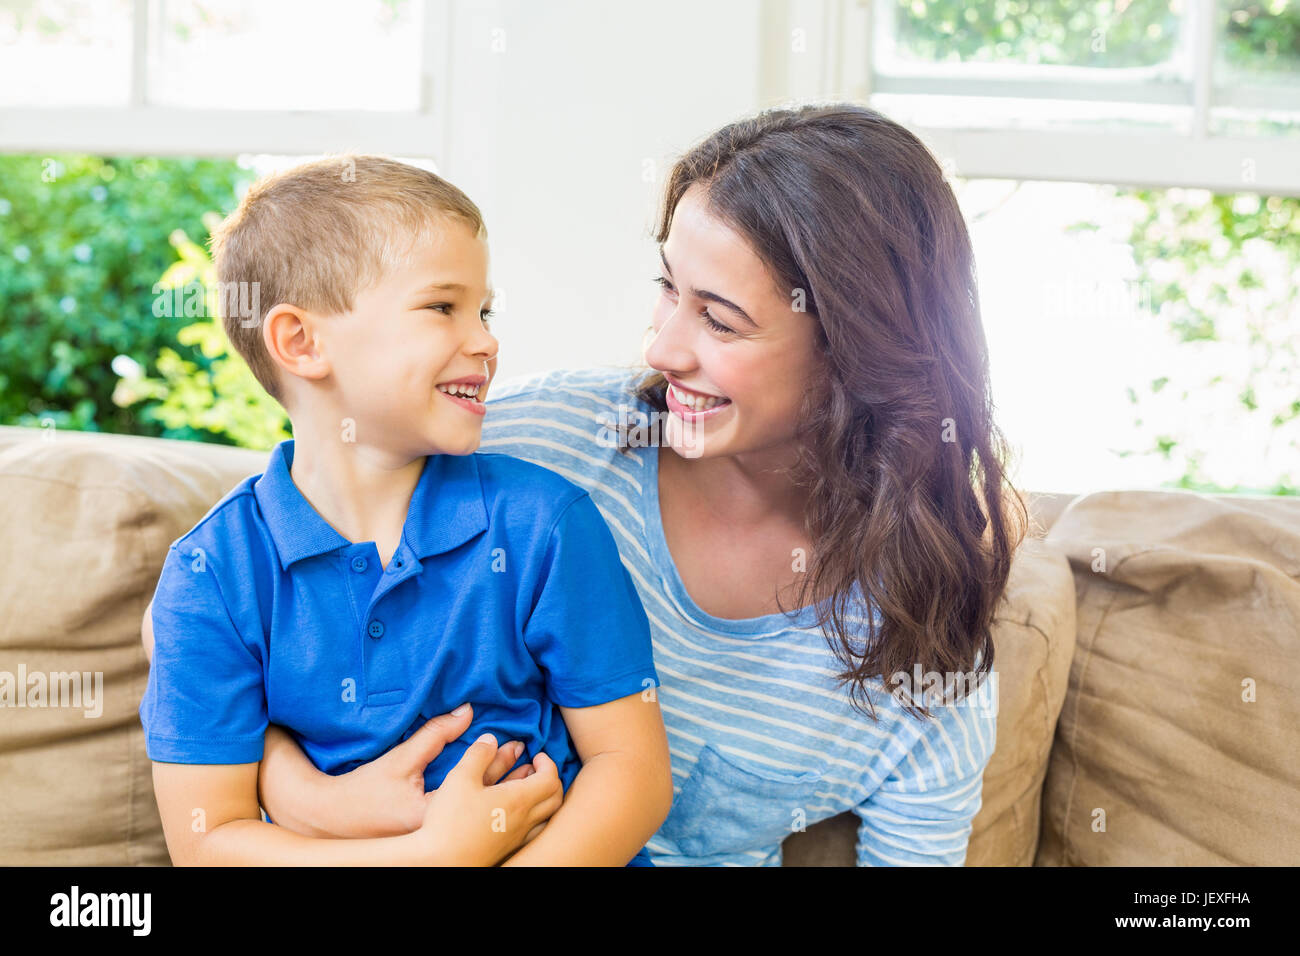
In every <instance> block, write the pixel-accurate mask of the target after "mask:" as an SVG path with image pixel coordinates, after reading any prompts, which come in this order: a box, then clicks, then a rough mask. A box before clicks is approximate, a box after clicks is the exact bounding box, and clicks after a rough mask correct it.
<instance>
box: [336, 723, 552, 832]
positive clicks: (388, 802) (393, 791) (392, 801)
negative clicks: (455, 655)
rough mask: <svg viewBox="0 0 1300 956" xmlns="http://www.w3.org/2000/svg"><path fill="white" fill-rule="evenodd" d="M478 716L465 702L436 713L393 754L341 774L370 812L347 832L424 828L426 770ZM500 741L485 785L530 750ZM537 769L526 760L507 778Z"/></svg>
mask: <svg viewBox="0 0 1300 956" xmlns="http://www.w3.org/2000/svg"><path fill="white" fill-rule="evenodd" d="M458 709H460V708H458ZM473 717H474V714H473V709H472V708H471V707H470V705H469V704H465V705H463V712H462V713H460V714H457V713H456V712H455V711H453V712H452V713H450V714H443V715H441V716H439V717H434V718H433V719H432V720H430V721H428V722H427V723H426V724H425V725H424V726H423V727H421V728H420V729H419V730H417V731H416V732H415V733H413V734H412V735H411V736H410V737H408V738H407V739H406V740H404V741H402V742H401V743H400V744H398V745H397V746H396V747H393V748H392V749H391V750H389V751H388V752H387V753H385V754H382V755H381V756H379V757H376V758H375V759H374V760H372V761H370V762H369V763H364V764H362V765H361V766H359V767H357V768H356V769H355V770H351V771H349V772H348V773H345V774H340V775H339V777H338V778H337V779H338V782H339V785H340V787H341V788H342V791H343V795H344V796H343V800H344V801H345V802H346V803H347V805H349V806H351V807H354V808H356V810H357V811H359V812H360V813H362V814H363V815H364V816H365V817H366V819H364V820H361V819H357V820H355V821H354V825H355V827H356V832H354V833H349V834H341V835H346V836H354V837H362V836H364V837H380V836H399V835H401V834H403V833H411V832H412V831H414V830H418V829H420V827H421V825H422V824H423V823H424V821H425V816H426V813H427V810H428V799H427V797H428V796H432V794H427V795H426V793H425V790H424V770H425V768H426V767H428V766H429V764H430V763H432V762H433V760H434V758H435V757H437V756H438V755H439V754H440V753H442V751H443V748H444V747H445V746H446V745H447V744H448V743H450V742H451V741H453V740H456V739H457V738H458V737H460V735H461V734H463V733H464V732H465V731H466V730H467V729H468V728H469V725H470V721H472V720H473ZM495 743H496V741H495V739H494V740H493V745H494V750H495V753H494V755H493V757H492V759H491V761H490V762H489V764H488V765H487V767H486V768H485V769H484V771H483V773H482V780H483V785H484V786H492V785H493V784H495V783H497V782H498V781H500V780H501V775H502V774H504V773H505V772H506V771H507V770H508V769H509V768H510V766H511V764H513V763H514V762H515V761H516V760H518V759H519V754H520V753H522V752H523V749H524V745H523V744H522V743H520V742H519V741H517V740H512V741H510V742H509V743H507V744H506V745H505V746H503V747H500V748H496V747H495ZM548 759H549V758H548ZM463 765H464V758H463V757H462V759H461V763H460V764H458V765H457V766H456V767H455V768H453V770H452V771H450V772H449V773H448V777H450V775H451V773H455V772H456V770H459V769H460V768H461V767H462V766H463ZM537 769H540V767H539V768H537ZM533 770H534V767H533V765H532V764H524V765H523V766H521V767H519V768H518V769H516V770H515V771H514V772H512V773H511V774H510V776H508V777H507V778H506V779H507V780H520V779H522V778H524V777H526V776H529V775H530V774H532V773H533ZM503 782H504V781H503ZM444 786H445V783H444Z"/></svg>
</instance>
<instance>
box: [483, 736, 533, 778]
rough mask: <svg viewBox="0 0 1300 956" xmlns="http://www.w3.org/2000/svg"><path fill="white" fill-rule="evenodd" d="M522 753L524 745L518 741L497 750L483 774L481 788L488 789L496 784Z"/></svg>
mask: <svg viewBox="0 0 1300 956" xmlns="http://www.w3.org/2000/svg"><path fill="white" fill-rule="evenodd" d="M523 752H524V745H523V744H522V743H520V742H519V741H518V740H512V741H510V742H509V743H508V744H506V745H505V746H503V747H500V748H498V749H497V755H496V756H495V757H493V758H492V763H490V764H488V768H487V771H486V772H484V774H483V786H485V787H490V786H492V785H493V784H494V783H496V782H498V781H499V780H500V779H501V775H502V774H504V773H505V772H506V771H507V770H509V769H510V765H511V764H513V763H514V762H515V761H516V760H518V759H519V755H520V754H521V753H523Z"/></svg>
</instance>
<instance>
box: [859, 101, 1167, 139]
mask: <svg viewBox="0 0 1300 956" xmlns="http://www.w3.org/2000/svg"><path fill="white" fill-rule="evenodd" d="M1101 95H1102V94H1099V98H1098V99H1097V100H1054V99H1024V98H1020V97H1012V96H1005V97H992V96H926V95H917V94H911V93H900V94H891V93H875V94H873V95H872V96H871V105H872V106H873V107H875V108H876V109H878V110H880V111H882V112H883V113H885V114H886V115H888V116H889V117H890V118H891V119H893V120H896V121H897V122H900V123H902V124H903V125H904V126H914V127H932V128H937V129H943V128H959V129H975V128H978V129H1008V130H1011V129H1015V130H1066V129H1068V130H1080V129H1104V130H1108V131H1114V132H1126V133H1130V132H1153V133H1177V134H1182V135H1186V134H1188V133H1189V132H1190V131H1191V123H1192V110H1191V107H1177V106H1163V105H1159V104H1150V103H1119V102H1107V101H1105V100H1103V99H1101V98H1100V96H1101Z"/></svg>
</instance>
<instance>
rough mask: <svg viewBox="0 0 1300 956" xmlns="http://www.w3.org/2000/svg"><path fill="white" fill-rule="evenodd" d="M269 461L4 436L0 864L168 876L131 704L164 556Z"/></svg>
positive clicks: (66, 435) (128, 441)
mask: <svg viewBox="0 0 1300 956" xmlns="http://www.w3.org/2000/svg"><path fill="white" fill-rule="evenodd" d="M265 461H266V455H265V454H262V453H256V452H249V451H241V450H238V449H233V448H226V447H222V446H218V445H207V444H198V443H192V442H173V441H163V440H159V439H147V438H130V437H124V436H117V435H90V434H81V433H75V432H58V433H54V432H42V431H38V430H34V429H21V428H0V527H3V528H4V529H5V533H4V535H3V537H0V567H3V568H5V573H4V574H3V575H2V576H0V606H3V608H4V613H3V614H0V713H2V714H3V716H2V718H0V806H3V807H4V812H3V813H0V864H8V865H68V866H85V865H92V866H93V865H119V866H121V865H133V864H165V863H167V862H168V857H167V848H166V844H165V842H164V841H163V836H162V827H161V824H160V822H159V819H158V809H157V805H156V803H155V801H154V795H153V782H152V776H151V772H150V763H149V760H148V758H147V757H146V756H145V751H144V736H143V733H142V731H141V729H140V721H139V717H138V715H137V708H138V707H139V704H140V696H141V694H143V692H144V687H145V682H146V680H147V679H148V674H149V665H148V662H147V660H146V658H145V656H144V652H143V649H142V647H141V645H140V620H141V617H142V615H143V614H144V609H145V606H146V605H147V604H148V603H149V600H150V598H151V597H152V596H153V592H154V587H155V585H156V584H157V582H158V574H159V571H160V570H161V568H162V562H163V559H164V557H165V555H166V553H167V547H168V545H170V544H171V542H172V541H174V540H175V539H176V538H178V537H180V536H181V535H182V534H183V533H184V532H185V531H187V530H188V529H189V528H190V527H192V526H193V525H194V524H195V523H196V522H197V521H198V520H199V519H200V518H201V517H203V515H204V514H205V513H206V512H207V510H208V509H209V508H210V507H211V506H212V505H213V504H214V503H215V502H216V501H217V500H218V499H219V498H221V496H222V495H224V494H225V493H226V492H227V491H229V490H230V489H231V488H233V487H234V486H235V485H236V484H238V482H239V480H240V479H241V478H243V477H245V476H247V475H250V474H254V473H256V472H259V471H261V470H262V468H263V467H264V464H265Z"/></svg>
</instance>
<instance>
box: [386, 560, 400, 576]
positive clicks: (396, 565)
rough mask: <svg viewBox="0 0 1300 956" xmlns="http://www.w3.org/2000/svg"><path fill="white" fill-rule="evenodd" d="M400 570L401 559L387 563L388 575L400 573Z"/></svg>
mask: <svg viewBox="0 0 1300 956" xmlns="http://www.w3.org/2000/svg"><path fill="white" fill-rule="evenodd" d="M401 568H402V559H401V558H393V560H391V561H389V562H388V573H389V574H392V573H393V572H394V571H400V570H401Z"/></svg>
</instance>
